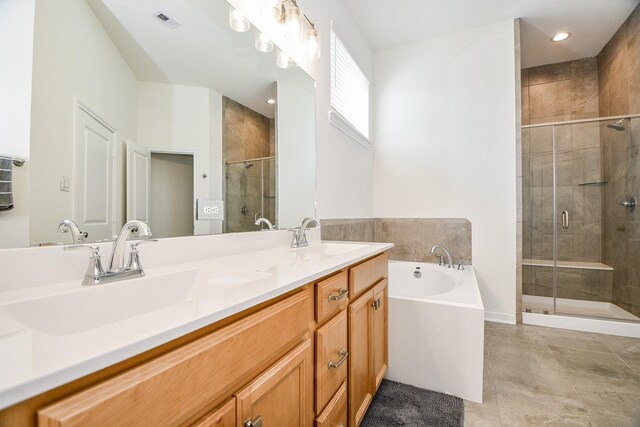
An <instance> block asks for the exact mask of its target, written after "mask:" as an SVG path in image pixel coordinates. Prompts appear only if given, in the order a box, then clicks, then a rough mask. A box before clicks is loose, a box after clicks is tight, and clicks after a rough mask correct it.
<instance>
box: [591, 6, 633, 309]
mask: <svg viewBox="0 0 640 427" xmlns="http://www.w3.org/2000/svg"><path fill="white" fill-rule="evenodd" d="M598 73H599V75H600V82H599V86H600V115H601V116H614V115H627V114H640V6H638V7H637V8H636V10H635V11H634V12H633V13H632V14H631V16H630V17H629V18H628V19H627V21H626V22H625V23H624V24H623V25H622V27H620V29H619V30H618V32H617V33H616V34H615V35H614V36H613V38H612V39H611V40H610V41H609V43H607V45H606V46H605V47H604V48H603V49H602V51H601V52H600V54H599V55H598ZM624 124H625V127H626V130H625V131H614V130H611V129H607V128H606V127H605V124H604V123H603V124H602V128H601V132H600V136H601V145H602V155H603V165H604V168H603V169H604V178H605V180H607V181H608V182H609V184H608V185H607V186H606V187H605V188H604V210H603V214H604V215H603V216H604V219H603V227H604V229H603V231H604V245H603V251H604V254H603V257H604V262H605V263H606V264H607V265H610V266H611V267H613V268H614V270H613V292H612V301H613V302H614V303H615V304H617V305H619V306H620V307H622V308H624V309H625V310H627V311H630V312H631V313H633V314H635V315H636V316H640V263H639V260H640V209H636V210H635V211H634V212H630V211H629V210H628V209H626V208H624V207H622V206H620V205H619V203H620V202H622V201H624V200H625V199H626V198H627V197H629V196H634V197H636V199H640V155H639V153H640V118H635V119H631V120H628V121H625V123H624Z"/></svg>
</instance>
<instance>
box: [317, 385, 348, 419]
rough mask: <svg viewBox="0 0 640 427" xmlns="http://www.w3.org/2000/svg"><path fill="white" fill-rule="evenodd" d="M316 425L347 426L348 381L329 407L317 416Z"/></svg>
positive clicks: (341, 387)
mask: <svg viewBox="0 0 640 427" xmlns="http://www.w3.org/2000/svg"><path fill="white" fill-rule="evenodd" d="M316 427H347V383H346V381H345V382H343V383H342V385H341V386H340V388H339V389H338V391H337V392H336V394H335V395H334V396H333V398H332V399H331V401H330V402H329V404H328V405H327V407H326V408H325V409H324V411H322V413H321V414H320V415H319V416H318V418H316Z"/></svg>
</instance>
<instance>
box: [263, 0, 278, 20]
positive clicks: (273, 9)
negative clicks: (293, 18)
mask: <svg viewBox="0 0 640 427" xmlns="http://www.w3.org/2000/svg"><path fill="white" fill-rule="evenodd" d="M260 13H262V16H264V17H265V18H270V19H276V17H277V16H278V0H262V6H261V7H260Z"/></svg>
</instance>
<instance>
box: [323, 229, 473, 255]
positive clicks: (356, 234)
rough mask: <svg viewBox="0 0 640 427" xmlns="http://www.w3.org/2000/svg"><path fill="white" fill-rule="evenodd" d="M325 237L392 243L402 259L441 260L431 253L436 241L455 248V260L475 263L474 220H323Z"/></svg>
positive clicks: (394, 250) (395, 251) (393, 253)
mask: <svg viewBox="0 0 640 427" xmlns="http://www.w3.org/2000/svg"><path fill="white" fill-rule="evenodd" d="M320 222H321V223H322V239H323V240H342V241H354V242H388V243H393V244H394V245H395V247H394V248H393V249H392V250H391V251H390V253H389V257H390V258H391V259H394V260H399V261H417V262H438V257H436V256H434V255H432V254H431V253H430V250H431V248H432V247H433V245H435V244H438V243H440V244H442V245H443V246H444V247H446V248H447V249H449V250H451V251H453V257H454V259H455V261H458V260H459V259H460V258H464V259H465V262H466V263H471V255H472V253H471V222H469V220H467V219H458V218H356V219H323V220H321V221H320Z"/></svg>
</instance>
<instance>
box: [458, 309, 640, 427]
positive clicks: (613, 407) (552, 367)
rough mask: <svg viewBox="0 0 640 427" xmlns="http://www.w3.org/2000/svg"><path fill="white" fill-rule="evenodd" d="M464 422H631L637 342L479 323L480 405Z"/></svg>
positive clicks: (638, 372) (637, 394)
mask: <svg viewBox="0 0 640 427" xmlns="http://www.w3.org/2000/svg"><path fill="white" fill-rule="evenodd" d="M464 418H465V426H470V427H474V426H478V427H480V426H481V427H488V426H513V425H518V426H540V425H584V426H616V427H625V426H628V427H637V426H638V420H639V419H640V339H637V338H625V337H616V336H612V335H601V334H592V333H587V332H576V331H569V330H562V329H552V328H544V327H540V326H530V325H516V326H511V325H504V324H498V323H489V322H486V323H485V357H484V403H483V404H478V403H474V402H469V401H467V402H465V417H464Z"/></svg>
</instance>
